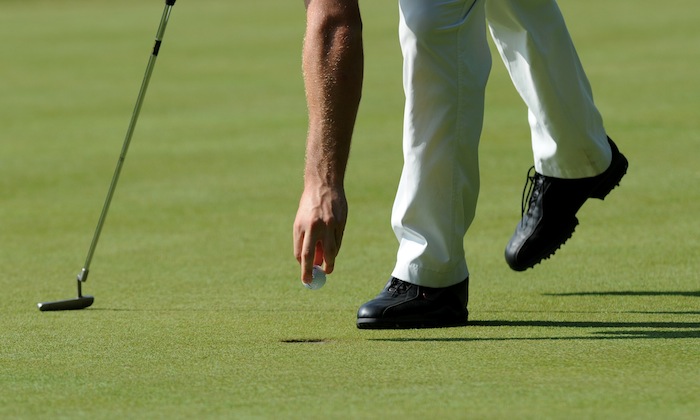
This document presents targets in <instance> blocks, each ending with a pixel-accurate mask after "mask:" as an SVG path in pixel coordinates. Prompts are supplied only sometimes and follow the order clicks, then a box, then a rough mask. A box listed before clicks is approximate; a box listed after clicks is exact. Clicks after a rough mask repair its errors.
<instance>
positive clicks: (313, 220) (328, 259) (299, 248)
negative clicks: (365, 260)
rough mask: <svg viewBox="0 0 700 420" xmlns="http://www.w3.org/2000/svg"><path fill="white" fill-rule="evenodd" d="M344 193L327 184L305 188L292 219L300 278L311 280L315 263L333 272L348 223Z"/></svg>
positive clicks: (306, 281) (305, 281) (295, 254)
mask: <svg viewBox="0 0 700 420" xmlns="http://www.w3.org/2000/svg"><path fill="white" fill-rule="evenodd" d="M347 214H348V205H347V200H346V198H345V192H344V191H343V190H342V189H340V190H334V189H331V188H327V187H321V188H307V189H305V190H304V193H303V194H302V196H301V200H300V201H299V209H298V211H297V216H296V219H295V221H294V256H295V257H296V259H297V261H299V264H300V265H301V279H302V281H303V282H304V283H310V282H311V279H312V275H311V273H312V269H313V266H314V265H322V266H323V268H324V271H325V272H326V274H330V273H332V272H333V268H334V266H335V257H336V256H337V255H338V251H340V245H341V243H342V241H343V232H344V231H345V223H346V222H347Z"/></svg>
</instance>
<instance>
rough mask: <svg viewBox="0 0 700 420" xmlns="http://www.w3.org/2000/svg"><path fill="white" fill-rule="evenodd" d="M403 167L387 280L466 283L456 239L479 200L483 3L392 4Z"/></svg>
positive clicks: (416, 0)
mask: <svg viewBox="0 0 700 420" xmlns="http://www.w3.org/2000/svg"><path fill="white" fill-rule="evenodd" d="M399 3H400V11H401V19H400V28H399V34H400V40H401V48H402V52H403V56H404V70H403V71H404V75H403V76H404V90H405V94H406V107H405V115H404V137H403V151H404V168H403V172H402V175H401V180H400V184H399V188H398V191H397V195H396V200H395V202H394V208H393V213H392V226H393V228H394V232H395V233H396V237H397V239H398V240H399V250H398V253H397V262H396V267H395V268H394V271H393V273H392V275H393V276H394V277H397V278H399V279H401V280H404V281H408V282H411V283H414V284H419V285H423V286H429V287H447V286H450V285H453V284H456V283H458V282H460V281H462V280H464V279H465V278H466V277H467V276H468V271H467V264H466V261H465V257H464V247H463V240H464V234H465V232H466V230H467V228H468V226H469V224H470V223H471V222H472V219H473V217H474V212H475V207H476V200H477V196H478V193H479V167H478V165H479V162H478V156H477V152H478V143H479V136H480V134H481V128H482V121H483V112H484V90H485V85H486V80H487V78H488V73H489V71H490V66H491V56H490V53H489V50H488V44H487V42H486V25H485V17H484V2H483V0H476V1H474V0H463V1H451V2H445V1H437V0H400V1H399Z"/></svg>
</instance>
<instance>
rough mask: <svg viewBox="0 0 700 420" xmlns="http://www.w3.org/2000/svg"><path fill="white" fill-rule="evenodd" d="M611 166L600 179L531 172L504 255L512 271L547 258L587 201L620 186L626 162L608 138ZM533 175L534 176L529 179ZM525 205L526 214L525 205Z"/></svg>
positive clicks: (570, 229) (565, 237)
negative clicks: (562, 177) (520, 210)
mask: <svg viewBox="0 0 700 420" xmlns="http://www.w3.org/2000/svg"><path fill="white" fill-rule="evenodd" d="M608 142H609V143H610V147H611V148H612V153H613V157H612V163H611V164H610V166H609V167H608V169H606V170H605V172H603V173H602V174H600V175H597V176H594V177H590V178H580V179H560V178H552V177H548V176H544V175H541V174H539V173H537V172H535V171H534V168H530V172H528V182H527V183H526V184H525V190H527V189H528V186H529V187H530V188H529V191H527V192H526V191H525V190H523V203H522V219H521V220H520V223H518V226H517V227H516V228H515V233H514V234H513V237H512V238H511V239H510V242H508V245H507V246H506V251H505V257H506V262H507V263H508V265H509V266H510V268H512V269H513V270H515V271H524V270H527V269H528V268H531V267H533V266H534V265H535V264H537V263H539V262H541V261H542V260H544V259H546V258H549V257H550V256H551V255H552V254H554V253H555V252H556V251H557V249H559V247H561V246H562V245H563V244H564V243H565V242H566V241H567V240H568V239H569V238H570V237H571V235H572V234H573V233H574V229H576V225H578V219H577V218H576V212H578V210H579V209H580V208H581V206H582V205H583V203H585V202H586V200H588V199H589V198H597V199H600V200H603V199H605V197H606V196H607V195H608V193H610V191H612V190H613V189H614V188H615V187H616V186H618V185H619V184H620V180H621V179H622V177H623V176H624V175H625V173H627V165H628V163H627V159H626V158H625V156H624V155H623V154H622V153H620V151H619V150H618V149H617V146H615V143H613V141H612V140H610V139H609V138H608ZM531 173H534V175H531ZM526 201H527V202H528V208H527V211H525V203H526Z"/></svg>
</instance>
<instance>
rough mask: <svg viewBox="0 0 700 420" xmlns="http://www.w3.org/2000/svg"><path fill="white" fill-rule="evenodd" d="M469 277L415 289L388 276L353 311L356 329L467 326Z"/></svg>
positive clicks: (409, 284)
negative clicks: (374, 293)
mask: <svg viewBox="0 0 700 420" xmlns="http://www.w3.org/2000/svg"><path fill="white" fill-rule="evenodd" d="M468 296H469V278H467V279H465V280H464V281H462V282H460V283H457V284H455V285H453V286H450V287H445V288H432V287H425V286H418V285H415V284H412V283H408V282H405V281H403V280H399V279H397V278H394V277H392V278H391V279H389V282H388V283H387V284H386V286H384V290H382V292H381V293H380V294H379V295H377V297H375V298H374V299H372V300H370V301H369V302H367V303H365V304H364V305H362V306H361V307H360V309H359V310H358V311H357V328H361V329H401V328H440V327H457V326H462V325H466V324H467V314H468V312H467V300H468Z"/></svg>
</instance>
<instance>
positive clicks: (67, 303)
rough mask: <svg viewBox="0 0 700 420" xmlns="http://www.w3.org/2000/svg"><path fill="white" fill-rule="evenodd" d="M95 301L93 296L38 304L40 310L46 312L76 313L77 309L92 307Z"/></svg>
mask: <svg viewBox="0 0 700 420" xmlns="http://www.w3.org/2000/svg"><path fill="white" fill-rule="evenodd" d="M94 301H95V298H94V297H93V296H79V297H77V298H74V299H66V300H57V301H55V302H43V303H37V306H38V307H39V310H40V311H42V312H46V311H74V310H76V309H85V308H87V307H88V306H90V305H92V302H94Z"/></svg>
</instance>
